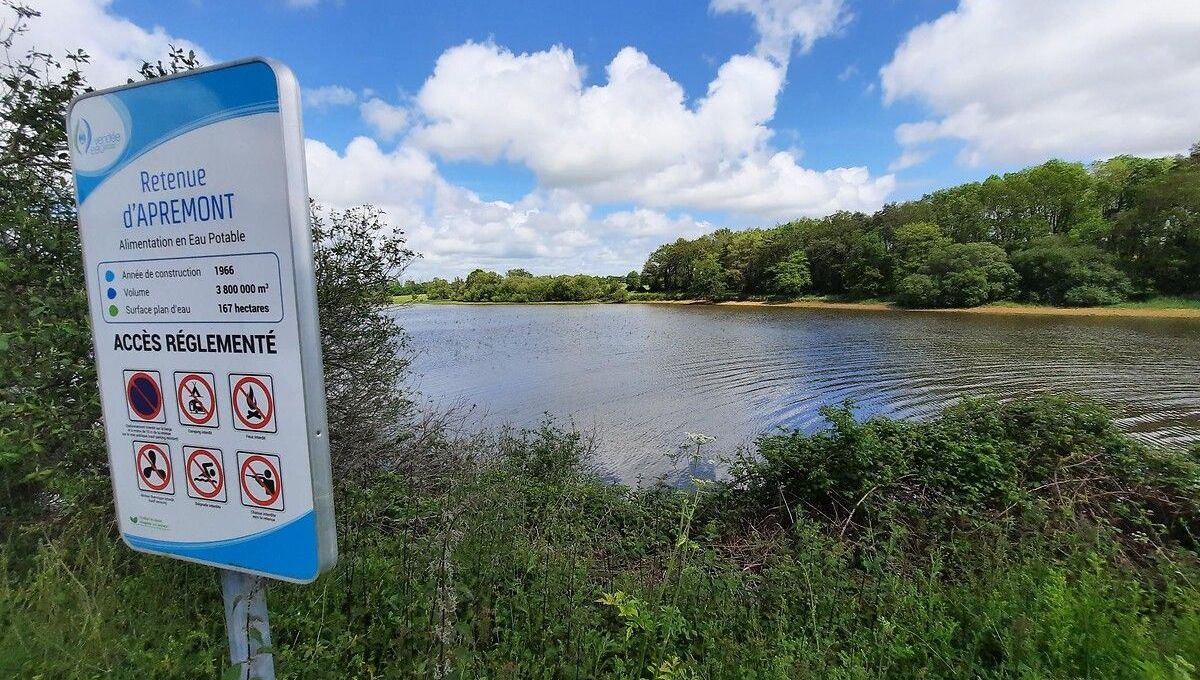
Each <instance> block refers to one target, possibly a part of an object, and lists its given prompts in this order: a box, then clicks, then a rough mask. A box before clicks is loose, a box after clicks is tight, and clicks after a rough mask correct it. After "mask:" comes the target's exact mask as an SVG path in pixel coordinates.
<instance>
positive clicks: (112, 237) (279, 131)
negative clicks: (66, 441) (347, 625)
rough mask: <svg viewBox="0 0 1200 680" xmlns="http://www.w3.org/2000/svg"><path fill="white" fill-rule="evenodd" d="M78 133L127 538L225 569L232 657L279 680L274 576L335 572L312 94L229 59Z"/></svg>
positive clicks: (87, 99) (111, 445) (120, 103)
mask: <svg viewBox="0 0 1200 680" xmlns="http://www.w3.org/2000/svg"><path fill="white" fill-rule="evenodd" d="M67 130H68V135H69V138H70V152H71V164H72V169H73V171H74V177H75V186H76V199H77V201H78V207H79V229H80V237H81V241H82V245H83V259H84V269H85V272H86V277H87V278H86V282H87V293H88V301H89V310H90V320H91V326H92V335H93V343H94V348H95V355H96V370H97V375H98V377H99V383H100V397H101V406H102V409H103V413H104V425H105V435H106V439H107V444H108V454H109V467H110V471H111V474H112V483H113V492H114V494H115V498H116V506H117V512H118V520H119V525H120V530H121V536H122V538H123V539H124V541H125V543H127V544H128V545H129V547H130V548H132V549H134V550H137V551H141V552H146V553H151V554H155V555H163V556H167V557H173V558H176V559H181V560H187V561H190V562H197V563H200V564H207V565H211V566H214V567H218V568H220V569H222V570H223V571H222V574H221V580H222V585H223V587H224V590H225V604H226V613H227V617H228V622H229V624H230V628H229V639H230V645H231V647H230V649H231V659H233V661H234V662H235V663H242V664H243V666H242V670H243V672H244V674H248V673H250V672H251V670H253V674H254V675H257V676H261V677H272V676H271V675H270V671H269V669H270V667H271V665H272V661H271V660H270V657H269V655H262V656H263V657H265V659H264V660H261V661H260V660H259V659H258V657H257V656H256V655H255V654H254V652H255V650H256V649H258V648H259V647H262V646H265V645H267V644H269V637H270V636H269V631H268V630H267V616H266V601H265V597H264V593H263V584H264V581H263V577H268V578H274V579H281V580H284V581H291V582H294V583H308V582H311V581H312V580H314V579H315V578H316V577H317V576H318V575H319V574H320V573H321V572H323V571H325V570H327V569H329V568H330V567H331V566H332V565H333V564H334V562H335V561H336V559H337V543H336V536H335V530H334V522H333V496H332V484H331V472H330V465H329V446H328V433H327V432H326V427H327V426H326V416H325V386H324V380H323V374H322V365H321V345H320V327H319V324H318V320H317V310H316V285H315V279H314V275H313V259H312V240H311V235H310V231H309V221H308V187H307V182H306V178H305V168H304V137H303V133H302V130H301V121H300V96H299V87H298V85H297V83H296V80H295V78H294V77H293V76H292V73H291V71H289V70H288V69H287V67H285V66H283V65H281V64H278V63H276V62H273V61H269V60H265V59H257V58H256V59H246V60H241V61H235V62H230V63H226V64H220V65H217V66H212V67H209V68H204V69H198V70H195V71H189V72H184V73H180V74H176V75H172V76H168V77H164V78H159V79H155V80H151V81H146V82H140V83H133V84H130V85H126V86H122V87H117V88H113V89H110V90H103V91H99V92H91V93H87V94H84V95H81V96H79V97H77V98H76V99H75V100H74V101H73V102H72V103H71V107H70V109H69V110H68V112H67ZM252 666H253V667H254V668H253V669H252V668H251V667H252Z"/></svg>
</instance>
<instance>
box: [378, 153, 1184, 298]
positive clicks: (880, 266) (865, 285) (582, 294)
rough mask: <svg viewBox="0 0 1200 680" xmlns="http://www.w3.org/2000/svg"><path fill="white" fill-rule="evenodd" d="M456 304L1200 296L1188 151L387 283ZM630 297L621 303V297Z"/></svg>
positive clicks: (1011, 176)
mask: <svg viewBox="0 0 1200 680" xmlns="http://www.w3.org/2000/svg"><path fill="white" fill-rule="evenodd" d="M394 289H395V290H394V292H395V294H397V295H415V294H426V295H428V296H429V297H430V298H431V299H442V300H459V301H467V302H488V301H491V302H549V301H585V300H600V301H609V302H621V301H624V300H626V299H638V298H655V297H687V298H697V299H706V300H721V299H733V298H796V297H801V296H806V295H814V296H832V297H837V298H842V299H849V300H866V299H881V300H892V301H895V302H897V303H898V304H900V305H902V306H908V307H972V306H976V305H981V304H985V303H988V302H995V301H999V300H1013V301H1021V302H1028V303H1034V304H1049V305H1065V306H1094V305H1107V304H1115V303H1120V302H1124V301H1127V300H1131V299H1145V298H1149V297H1153V296H1156V295H1180V296H1194V295H1197V294H1200V143H1198V144H1196V145H1195V146H1193V147H1192V149H1191V151H1190V153H1189V154H1188V155H1186V156H1183V155H1179V156H1170V157H1163V158H1140V157H1136V156H1116V157H1114V158H1110V159H1108V160H1105V161H1098V162H1096V163H1093V164H1091V165H1090V166H1085V165H1083V164H1081V163H1069V162H1065V161H1060V160H1052V161H1048V162H1046V163H1043V164H1041V165H1038V166H1034V167H1030V168H1026V169H1024V170H1020V171H1018V172H1010V173H1007V174H1004V175H993V176H991V177H989V178H987V179H986V180H984V181H982V182H970V183H966V184H962V185H959V186H955V187H951V188H948V189H942V190H939V191H935V192H933V193H930V194H927V195H925V196H923V197H922V198H920V199H919V200H914V201H904V202H899V203H890V204H888V205H885V206H884V207H883V208H881V209H880V210H878V211H877V212H875V213H874V214H873V215H867V214H865V213H861V212H845V211H842V212H837V213H834V214H832V215H829V216H826V217H823V218H803V219H798V220H793V221H791V222H788V223H786V224H781V225H778V226H775V227H772V228H759V229H747V230H741V231H734V230H731V229H718V230H717V231H714V232H712V233H711V234H706V235H704V236H701V237H699V238H695V239H690V240H689V239H684V238H680V239H678V240H676V241H675V242H673V243H668V244H665V245H662V246H660V247H659V248H658V249H657V250H655V251H654V252H653V253H651V255H650V257H649V258H648V259H647V260H646V264H645V266H644V267H643V268H642V271H640V272H638V271H631V272H629V273H628V274H626V275H625V276H623V277H622V276H589V275H585V274H579V275H562V276H533V275H531V274H530V273H529V272H527V271H525V270H524V269H512V270H509V271H508V272H507V273H506V274H504V275H501V274H499V273H497V272H491V271H485V270H482V269H476V270H475V271H473V272H471V274H470V275H469V276H467V278H466V279H465V280H464V279H461V278H455V279H454V280H451V281H448V280H446V279H440V278H435V279H433V280H432V281H428V282H424V283H418V282H415V281H408V282H406V283H404V284H403V285H402V284H399V283H396V284H395V286H394ZM631 294H632V297H631Z"/></svg>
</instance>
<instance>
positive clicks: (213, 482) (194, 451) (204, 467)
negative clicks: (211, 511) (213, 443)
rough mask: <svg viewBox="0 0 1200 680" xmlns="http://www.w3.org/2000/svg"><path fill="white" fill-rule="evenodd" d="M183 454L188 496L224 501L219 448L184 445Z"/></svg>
mask: <svg viewBox="0 0 1200 680" xmlns="http://www.w3.org/2000/svg"><path fill="white" fill-rule="evenodd" d="M183 455H184V470H186V471H187V492H188V496H191V497H192V498H199V499H201V500H206V501H218V502H221V503H224V502H225V501H226V499H227V496H226V493H225V466H224V465H222V464H221V451H220V449H205V448H201V447H198V446H197V447H192V446H185V447H183Z"/></svg>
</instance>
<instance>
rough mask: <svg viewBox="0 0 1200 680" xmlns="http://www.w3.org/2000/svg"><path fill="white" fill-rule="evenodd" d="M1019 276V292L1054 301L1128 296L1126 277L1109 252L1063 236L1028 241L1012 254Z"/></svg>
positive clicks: (1105, 301) (1117, 299)
mask: <svg viewBox="0 0 1200 680" xmlns="http://www.w3.org/2000/svg"><path fill="white" fill-rule="evenodd" d="M1010 259H1011V261H1012V266H1013V269H1015V270H1016V272H1017V273H1018V274H1020V276H1021V292H1022V296H1023V297H1024V298H1025V299H1027V300H1029V301H1031V302H1042V303H1049V304H1054V305H1061V304H1072V305H1088V304H1113V303H1116V302H1121V301H1123V300H1125V299H1126V298H1128V297H1129V294H1130V283H1129V277H1127V276H1125V274H1124V273H1123V272H1121V271H1120V270H1118V269H1117V268H1116V267H1115V266H1114V265H1113V262H1112V258H1111V256H1109V255H1108V254H1106V253H1104V252H1103V251H1101V250H1100V249H1099V248H1096V247H1095V246H1091V245H1085V244H1078V243H1073V242H1071V241H1069V240H1067V239H1064V238H1061V237H1060V238H1044V239H1039V240H1037V241H1033V242H1031V243H1030V244H1029V245H1027V246H1026V247H1024V248H1022V249H1020V250H1017V251H1015V252H1014V253H1013V254H1012V256H1011V258H1010Z"/></svg>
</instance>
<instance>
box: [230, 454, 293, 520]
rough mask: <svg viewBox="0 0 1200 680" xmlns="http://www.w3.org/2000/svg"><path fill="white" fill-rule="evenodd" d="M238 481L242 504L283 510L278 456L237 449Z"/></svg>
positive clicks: (281, 477)
mask: <svg viewBox="0 0 1200 680" xmlns="http://www.w3.org/2000/svg"><path fill="white" fill-rule="evenodd" d="M238 483H239V484H240V486H241V487H242V505H247V506H250V507H252V508H267V509H269V510H283V476H282V475H281V474H280V473H279V456H276V455H272V454H270V453H249V452H247V451H238Z"/></svg>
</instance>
